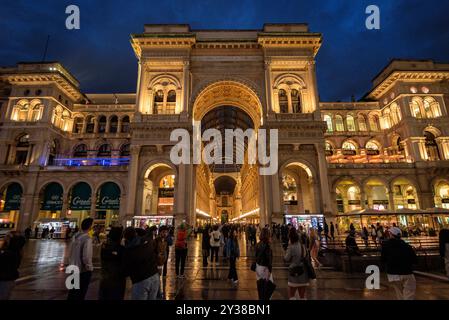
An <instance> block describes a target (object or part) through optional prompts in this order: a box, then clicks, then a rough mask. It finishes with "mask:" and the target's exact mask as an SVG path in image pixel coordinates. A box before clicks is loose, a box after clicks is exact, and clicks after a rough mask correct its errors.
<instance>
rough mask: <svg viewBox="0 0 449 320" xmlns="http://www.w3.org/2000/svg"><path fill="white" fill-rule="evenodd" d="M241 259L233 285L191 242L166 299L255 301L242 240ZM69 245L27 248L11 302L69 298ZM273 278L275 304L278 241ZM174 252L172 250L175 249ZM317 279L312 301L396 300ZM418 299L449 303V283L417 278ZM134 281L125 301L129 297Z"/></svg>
mask: <svg viewBox="0 0 449 320" xmlns="http://www.w3.org/2000/svg"><path fill="white" fill-rule="evenodd" d="M240 247H241V255H242V257H241V258H240V259H239V260H238V263H237V271H238V275H239V283H238V285H237V286H234V285H233V284H232V283H230V282H228V281H227V275H228V265H227V261H225V260H224V258H223V257H220V261H219V264H218V265H217V266H212V265H211V264H209V267H207V268H203V266H202V257H201V240H200V237H198V238H192V239H191V240H190V241H189V252H188V258H187V262H186V271H185V274H186V278H185V279H176V277H175V276H174V252H171V253H170V258H169V259H170V261H169V268H168V275H167V277H166V278H161V280H162V281H161V283H162V286H163V291H164V295H165V299H168V300H174V299H179V300H184V299H187V300H236V299H238V300H255V299H257V289H256V280H255V273H254V272H252V271H251V270H250V265H251V262H252V257H253V256H254V248H252V247H250V246H247V245H246V242H245V239H244V237H241V238H240ZM68 248H69V246H68V245H67V243H66V242H65V241H62V240H30V241H29V243H27V245H26V247H25V252H24V258H23V262H22V266H21V278H20V279H19V280H18V281H17V286H16V288H15V290H14V292H13V296H12V299H39V300H41V299H42V300H54V299H56V300H59V299H65V298H66V295H67V292H66V289H65V279H66V274H65V272H64V263H66V261H67V259H66V258H67V256H68V251H69V249H68ZM273 248H274V266H273V275H274V279H275V282H276V285H277V289H276V291H275V293H274V294H273V299H276V300H283V299H288V293H287V289H288V288H287V268H286V265H285V264H284V262H283V260H282V256H283V249H282V247H281V245H280V244H279V242H278V241H276V240H275V241H274V243H273ZM99 251H100V250H99V246H95V249H94V267H95V270H94V274H93V277H92V282H91V285H90V287H89V292H88V295H87V298H88V299H92V300H95V299H97V295H98V286H99V277H100V272H99V271H100V259H99ZM172 251H173V250H172ZM317 276H318V279H317V280H315V281H312V282H311V284H310V287H309V288H308V289H307V298H308V299H311V300H312V299H313V300H315V299H317V300H320V299H336V300H346V299H348V300H360V299H375V300H379V299H395V295H394V292H393V289H392V288H390V286H389V284H388V282H387V281H386V277H385V275H382V277H381V288H380V290H367V289H365V280H366V277H367V275H365V274H346V273H343V272H337V271H334V270H331V269H325V270H317ZM417 282H418V283H417V285H418V290H417V299H424V300H427V299H449V283H448V282H442V281H438V280H433V279H430V278H425V277H417ZM130 286H131V284H130V282H129V283H128V290H127V295H126V298H127V299H129V297H130Z"/></svg>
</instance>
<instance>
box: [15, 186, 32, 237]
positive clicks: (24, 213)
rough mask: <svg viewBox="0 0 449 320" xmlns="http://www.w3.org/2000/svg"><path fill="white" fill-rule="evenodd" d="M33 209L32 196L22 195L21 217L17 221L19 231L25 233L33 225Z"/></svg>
mask: <svg viewBox="0 0 449 320" xmlns="http://www.w3.org/2000/svg"><path fill="white" fill-rule="evenodd" d="M33 207H34V198H33V195H32V194H24V195H22V200H21V204H20V211H19V217H18V220H17V226H16V230H17V231H20V232H22V231H24V230H25V229H26V228H27V227H28V226H30V225H31V223H32V222H33V221H32V218H33Z"/></svg>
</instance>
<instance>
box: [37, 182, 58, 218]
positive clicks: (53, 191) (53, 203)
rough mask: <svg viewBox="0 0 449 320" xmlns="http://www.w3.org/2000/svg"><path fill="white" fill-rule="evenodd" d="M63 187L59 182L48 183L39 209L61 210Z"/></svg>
mask: <svg viewBox="0 0 449 320" xmlns="http://www.w3.org/2000/svg"><path fill="white" fill-rule="evenodd" d="M62 199H63V189H62V187H61V185H60V184H59V183H50V184H49V185H47V187H46V188H45V191H44V200H43V201H42V205H41V210H44V211H61V210H62Z"/></svg>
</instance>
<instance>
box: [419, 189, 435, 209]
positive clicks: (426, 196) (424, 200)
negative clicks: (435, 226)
mask: <svg viewBox="0 0 449 320" xmlns="http://www.w3.org/2000/svg"><path fill="white" fill-rule="evenodd" d="M420 195H421V197H420V199H419V205H420V207H421V209H422V210H426V209H432V208H434V207H435V199H434V195H433V193H432V192H421V194H420Z"/></svg>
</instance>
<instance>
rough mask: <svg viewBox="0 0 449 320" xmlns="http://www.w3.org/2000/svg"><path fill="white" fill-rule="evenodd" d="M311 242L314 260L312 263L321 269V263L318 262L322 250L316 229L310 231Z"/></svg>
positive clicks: (311, 254) (311, 253)
mask: <svg viewBox="0 0 449 320" xmlns="http://www.w3.org/2000/svg"><path fill="white" fill-rule="evenodd" d="M309 240H310V247H309V250H310V257H311V259H312V262H313V263H314V264H315V267H317V268H320V267H321V263H320V262H319V261H318V252H319V250H320V246H321V242H320V238H319V237H318V234H317V231H316V229H315V228H311V229H310V236H309Z"/></svg>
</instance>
